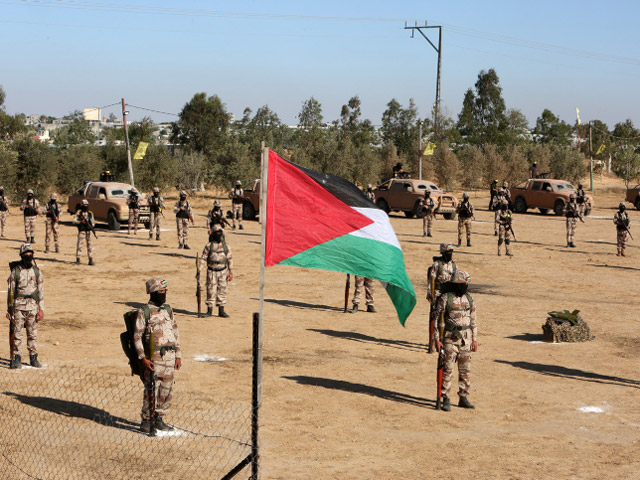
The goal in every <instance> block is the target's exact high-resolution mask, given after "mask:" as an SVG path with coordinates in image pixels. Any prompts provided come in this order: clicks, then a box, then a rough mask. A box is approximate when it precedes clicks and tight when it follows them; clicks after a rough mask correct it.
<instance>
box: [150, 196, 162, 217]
mask: <svg viewBox="0 0 640 480" xmlns="http://www.w3.org/2000/svg"><path fill="white" fill-rule="evenodd" d="M149 211H150V212H151V213H158V212H159V211H160V197H154V196H153V195H152V196H150V197H149Z"/></svg>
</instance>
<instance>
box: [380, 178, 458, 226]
mask: <svg viewBox="0 0 640 480" xmlns="http://www.w3.org/2000/svg"><path fill="white" fill-rule="evenodd" d="M426 190H429V191H430V192H431V198H432V199H433V201H434V202H435V204H436V214H441V215H442V216H443V217H444V218H446V219H447V220H453V219H454V218H456V207H457V206H458V199H457V198H456V197H454V196H453V195H451V194H450V193H446V192H444V191H442V190H440V189H439V188H438V186H437V185H436V184H435V183H433V182H429V181H427V180H416V179H412V178H391V179H389V180H387V181H386V182H384V183H382V184H381V185H378V187H376V189H375V190H374V191H373V193H374V194H375V196H376V205H377V206H378V208H380V209H382V210H384V211H385V212H387V213H389V212H404V214H405V215H406V216H407V217H408V218H413V217H418V218H421V217H423V216H424V212H423V210H422V199H423V198H424V192H425V191H426Z"/></svg>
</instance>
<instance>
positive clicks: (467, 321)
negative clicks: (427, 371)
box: [435, 270, 478, 412]
mask: <svg viewBox="0 0 640 480" xmlns="http://www.w3.org/2000/svg"><path fill="white" fill-rule="evenodd" d="M469 279H470V278H469V274H468V273H467V272H465V271H464V270H458V271H457V272H456V273H455V274H454V276H453V278H452V279H451V284H452V285H453V291H452V292H448V293H445V294H443V295H441V296H440V298H439V299H438V302H437V304H436V308H435V316H436V318H440V314H441V313H443V312H444V338H440V332H439V331H438V329H436V331H435V343H436V346H437V348H438V351H440V349H441V348H444V368H443V372H442V398H443V400H444V401H443V404H442V410H444V411H445V412H449V411H451V400H450V393H449V392H450V390H451V381H452V379H453V369H454V366H455V364H456V362H457V363H458V396H459V397H460V399H459V401H458V406H459V407H462V408H475V406H473V405H472V404H471V403H470V402H469V399H468V398H467V397H468V395H469V389H470V387H471V352H476V351H477V350H478V326H477V324H476V307H475V305H474V304H473V298H471V295H469V294H468V293H467V287H468V285H469Z"/></svg>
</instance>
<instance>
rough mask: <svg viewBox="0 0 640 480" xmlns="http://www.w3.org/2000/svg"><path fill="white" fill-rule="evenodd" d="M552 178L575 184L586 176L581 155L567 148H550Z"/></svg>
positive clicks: (585, 168)
mask: <svg viewBox="0 0 640 480" xmlns="http://www.w3.org/2000/svg"><path fill="white" fill-rule="evenodd" d="M549 167H550V170H551V175H552V178H560V179H562V180H568V181H569V182H571V183H576V182H578V181H579V180H580V179H582V178H584V176H585V175H586V174H587V167H586V165H585V159H584V157H583V156H582V154H580V153H578V152H577V151H576V150H572V149H571V148H569V147H559V146H558V147H552V148H551V159H550V162H549Z"/></svg>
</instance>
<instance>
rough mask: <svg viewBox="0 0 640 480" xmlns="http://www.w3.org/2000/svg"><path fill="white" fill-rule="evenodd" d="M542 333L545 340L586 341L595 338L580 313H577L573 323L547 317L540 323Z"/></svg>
mask: <svg viewBox="0 0 640 480" xmlns="http://www.w3.org/2000/svg"><path fill="white" fill-rule="evenodd" d="M542 333H543V335H544V341H545V342H586V341H588V340H593V339H594V338H595V337H594V336H593V335H591V331H590V330H589V325H587V323H586V322H585V321H584V320H583V319H582V317H581V316H580V315H577V317H576V324H575V325H572V324H571V322H570V321H568V320H563V319H560V318H555V317H548V318H547V322H546V323H545V324H544V325H542Z"/></svg>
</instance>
